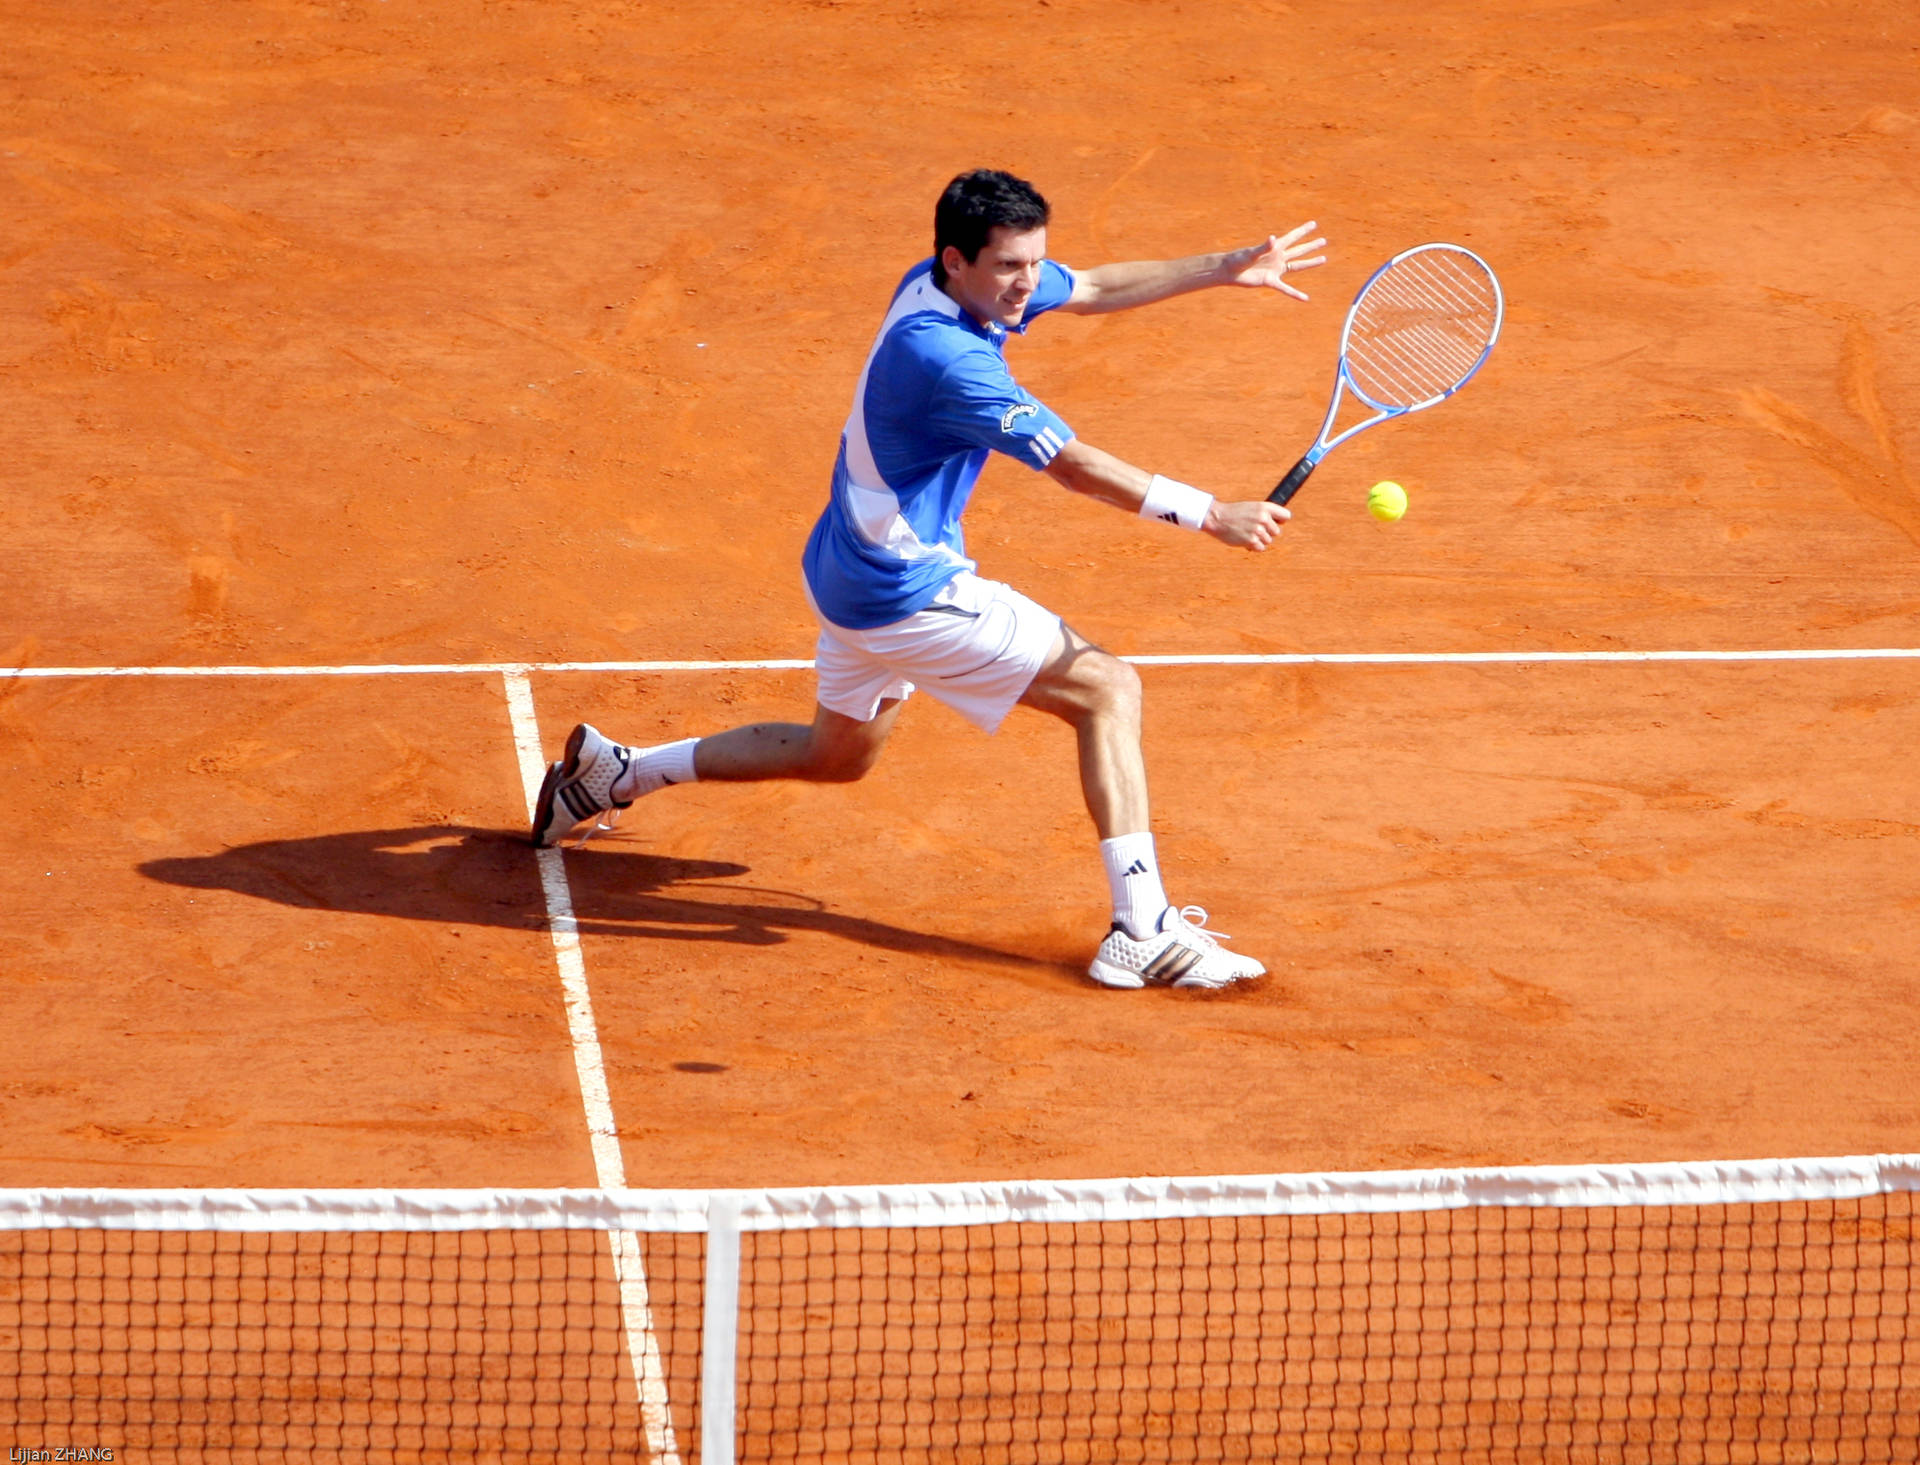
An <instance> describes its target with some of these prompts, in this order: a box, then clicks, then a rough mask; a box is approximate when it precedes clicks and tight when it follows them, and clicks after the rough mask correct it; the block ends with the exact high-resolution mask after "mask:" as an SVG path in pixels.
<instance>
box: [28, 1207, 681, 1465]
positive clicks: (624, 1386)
mask: <svg viewBox="0 0 1920 1465" xmlns="http://www.w3.org/2000/svg"><path fill="white" fill-rule="evenodd" d="M699 1243H700V1238H699V1237H697V1236H663V1237H647V1238H642V1239H641V1242H640V1245H639V1247H638V1248H637V1254H638V1255H639V1256H640V1258H641V1259H642V1261H643V1263H644V1265H645V1266H646V1268H647V1273H648V1279H649V1282H650V1284H651V1290H652V1292H653V1294H654V1298H655V1299H656V1300H655V1301H654V1303H653V1307H652V1313H653V1319H652V1326H653V1329H654V1331H655V1333H656V1335H657V1341H658V1342H659V1343H661V1344H663V1345H664V1346H662V1347H661V1348H660V1350H659V1351H660V1354H661V1359H662V1362H663V1364H664V1365H665V1366H666V1367H667V1369H668V1370H669V1372H668V1374H667V1377H666V1379H665V1385H666V1392H667V1393H668V1395H669V1396H670V1397H671V1396H674V1395H678V1396H680V1397H681V1398H684V1399H685V1400H686V1401H687V1403H688V1404H690V1405H691V1404H696V1403H697V1397H698V1379H699V1370H698V1353H699V1347H698V1338H699V1326H700V1258H699ZM636 1378H637V1371H636V1368H635V1363H634V1354H633V1350H632V1349H631V1348H630V1346H629V1336H628V1329H627V1327H626V1325H625V1321H624V1319H623V1309H622V1292H621V1287H620V1283H619V1279H618V1277H617V1275H616V1269H615V1260H614V1253H613V1249H612V1248H611V1247H610V1246H609V1242H608V1237H607V1236H606V1235H603V1234H599V1233H596V1232H594V1231H589V1230H496V1231H454V1232H440V1231H417V1232H399V1231H394V1232H381V1231H347V1232H324V1231H323V1232H313V1231H305V1232H303V1231H265V1232H255V1231H250V1232H237V1233H236V1232H221V1231H188V1232H180V1231H129V1230H75V1229H61V1230H40V1231H34V1230H28V1231H11V1232H0V1438H4V1439H7V1440H9V1441H10V1442H18V1446H19V1447H20V1448H28V1449H30V1448H45V1449H49V1450H51V1449H53V1448H55V1447H62V1446H67V1447H77V1448H80V1449H96V1450H111V1451H114V1454H113V1455H112V1456H111V1457H110V1458H115V1459H120V1460H125V1459H129V1458H132V1459H137V1460H140V1461H183V1462H184V1461H195V1462H198V1461H254V1460H260V1461H267V1460H273V1461H320V1460H325V1461H341V1462H346V1461H390V1462H396V1465H399V1462H428V1461H447V1460H469V1459H471V1460H527V1461H533V1460H541V1461H549V1460H551V1461H576V1460H577V1461H589V1460H591V1461H613V1460H642V1459H646V1458H648V1455H649V1448H648V1446H649V1430H648V1424H649V1420H648V1418H647V1411H646V1410H645V1409H643V1407H642V1398H641V1391H640V1389H639V1387H638V1385H637V1383H636ZM682 1428H683V1429H685V1430H687V1432H688V1434H689V1437H690V1443H692V1445H693V1446H694V1448H695V1449H696V1450H697V1448H698V1436H697V1418H696V1416H694V1415H692V1414H688V1415H686V1416H685V1417H684V1418H683V1420H682ZM653 1433H654V1439H655V1443H656V1444H657V1442H658V1439H659V1437H660V1434H661V1431H660V1430H658V1429H655V1430H654V1432H653ZM22 1458H28V1459H30V1458H34V1457H32V1456H23V1457H22ZM41 1458H48V1459H51V1458H54V1457H53V1456H51V1455H49V1456H45V1457H41ZM69 1458H88V1457H86V1456H70V1457H69ZM103 1458H105V1457H103Z"/></svg>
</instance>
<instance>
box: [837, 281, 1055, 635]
mask: <svg viewBox="0 0 1920 1465" xmlns="http://www.w3.org/2000/svg"><path fill="white" fill-rule="evenodd" d="M1073 283H1074V277H1073V272H1072V271H1071V270H1069V269H1067V268H1066V267H1065V266H1064V265H1059V264H1055V263H1054V262H1053V261H1052V260H1044V261H1042V262H1041V266H1040V281H1039V284H1038V285H1037V286H1036V287H1035V289H1034V292H1033V294H1032V296H1031V297H1030V298H1029V299H1028V301H1027V309H1026V314H1025V315H1024V316H1023V317H1022V318H1021V322H1020V324H1019V325H1018V326H1017V327H1015V328H1014V329H1015V330H1017V331H1020V332H1022V333H1024V332H1025V330H1026V328H1027V326H1028V325H1029V324H1030V323H1031V322H1032V321H1033V320H1034V318H1035V317H1037V316H1041V315H1044V314H1046V313H1047V312H1048V311H1049V310H1053V309H1055V308H1056V307H1058V306H1061V305H1064V304H1065V303H1066V301H1067V298H1068V297H1069V296H1070V295H1072V294H1073ZM1006 343H1007V330H1006V328H1005V327H1003V326H1001V325H999V324H997V323H989V324H987V325H981V324H980V323H979V322H978V321H976V320H975V319H974V318H973V317H972V316H971V315H969V314H967V312H966V311H964V310H962V309H961V308H960V306H959V305H958V304H957V303H955V301H954V300H953V299H952V298H951V297H949V296H948V295H947V294H946V293H945V292H944V291H942V290H941V289H940V288H939V287H938V286H936V285H935V284H934V283H933V261H932V260H931V259H926V260H922V261H921V262H920V263H919V264H917V265H915V266H914V267H913V268H912V269H910V270H908V271H907V273H906V277H905V278H904V279H902V280H901V282H900V288H899V289H898V290H896V291H895V292H894V296H893V305H892V307H891V308H890V309H889V310H888V311H887V318H886V320H885V321H883V322H882V323H881V326H880V334H879V335H878V336H877V337H876V338H875V340H874V343H873V350H872V351H871V352H870V353H869V354H868V356H867V364H866V368H865V369H864V370H863V371H862V372H861V373H860V384H859V386H858V387H856V388H855V389H854V394H853V411H852V412H851V413H850V414H849V415H848V417H847V426H846V430H845V432H843V433H842V434H841V436H840V456H839V458H838V460H837V461H836V462H835V463H834V465H833V491H832V494H831V496H830V497H829V498H828V501H827V507H826V510H825V512H823V513H822V514H821V515H820V521H819V523H817V524H815V525H814V527H813V534H812V535H811V536H810V537H809V538H808V540H807V548H806V553H805V555H804V556H803V559H802V564H803V565H804V567H805V569H806V575H807V588H808V589H809V590H811V591H812V592H813V599H814V604H816V605H817V606H819V608H820V612H821V614H823V615H824V616H826V618H827V619H828V620H830V621H832V622H833V623H834V624H835V625H840V626H845V627H847V628H848V629H849V630H855V631H866V630H872V629H873V628H874V627H876V626H885V625H891V624H892V623H893V622H895V621H898V620H904V619H905V618H906V617H908V616H910V615H912V614H913V613H914V612H915V611H917V610H921V609H924V608H925V607H926V606H927V605H928V604H930V603H931V602H932V600H933V598H934V596H936V595H938V594H939V593H940V587H941V586H943V585H945V584H946V583H947V581H949V580H951V579H952V578H953V577H954V576H955V575H958V574H960V573H961V572H962V571H964V570H971V569H973V568H974V565H973V561H972V560H970V559H968V558H967V556H966V546H965V541H964V539H963V537H962V535H961V533H960V516H961V514H963V513H964V512H966V507H967V500H968V499H969V498H970V497H971V496H972V494H973V486H974V484H975V483H977V482H978V481H979V478H980V470H981V469H982V468H984V467H985V466H986V462H987V453H988V452H989V450H992V451H998V452H1002V453H1005V454H1007V455H1008V456H1009V457H1012V458H1017V459H1019V460H1020V461H1021V462H1023V463H1025V464H1026V465H1027V466H1028V467H1030V468H1036V469H1038V468H1044V467H1046V466H1047V464H1049V463H1051V462H1052V461H1053V458H1054V455H1055V454H1056V453H1058V452H1059V451H1060V449H1061V448H1062V447H1064V446H1065V445H1066V443H1067V442H1068V440H1069V439H1071V438H1072V437H1073V429H1072V428H1070V427H1068V426H1067V425H1066V423H1064V422H1062V421H1061V420H1060V419H1059V418H1058V417H1057V416H1055V415H1054V414H1053V412H1051V411H1050V410H1048V408H1047V407H1046V406H1045V405H1043V404H1042V403H1041V402H1039V401H1038V400H1037V399H1036V398H1034V397H1033V396H1032V395H1031V394H1030V393H1028V392H1027V391H1026V390H1024V389H1023V388H1022V387H1021V386H1020V384H1019V383H1018V382H1016V381H1015V380H1014V379H1013V374H1012V373H1011V372H1009V371H1008V370H1007V363H1006V358H1005V355H1004V352H1005V350H1006Z"/></svg>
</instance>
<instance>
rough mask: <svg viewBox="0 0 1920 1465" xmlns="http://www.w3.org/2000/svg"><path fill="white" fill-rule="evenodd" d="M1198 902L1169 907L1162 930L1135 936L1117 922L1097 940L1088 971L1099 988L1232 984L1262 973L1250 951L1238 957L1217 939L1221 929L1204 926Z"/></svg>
mask: <svg viewBox="0 0 1920 1465" xmlns="http://www.w3.org/2000/svg"><path fill="white" fill-rule="evenodd" d="M1206 922H1207V913H1206V912H1205V911H1203V910H1202V909H1201V908H1200V907H1199V906H1197V905H1190V906H1185V907H1174V906H1168V907H1167V910H1166V914H1165V915H1163V916H1161V918H1160V929H1159V930H1158V931H1156V932H1154V933H1153V935H1151V936H1149V937H1147V938H1146V939H1145V940H1144V941H1136V940H1134V938H1133V937H1132V936H1130V935H1129V934H1128V933H1127V931H1126V929H1125V928H1124V927H1122V926H1117V925H1116V926H1115V927H1114V928H1113V929H1112V930H1111V931H1109V932H1108V933H1107V939H1106V940H1105V941H1102V942H1101V943H1100V950H1099V952H1098V953H1097V954H1096V955H1095V956H1094V958H1093V965H1092V966H1091V967H1090V968H1088V970H1087V975H1088V976H1090V977H1092V978H1093V979H1094V981H1096V982H1098V983H1099V984H1100V985H1101V986H1103V987H1215V988H1218V987H1230V986H1232V985H1233V984H1234V983H1235V982H1245V981H1251V980H1252V979H1253V978H1254V977H1261V976H1265V975H1266V971H1267V969H1266V968H1265V967H1263V966H1261V965H1260V963H1259V962H1257V961H1255V960H1254V959H1253V958H1252V957H1250V956H1236V955H1235V954H1234V953H1233V952H1231V951H1227V950H1225V949H1224V948H1223V947H1222V946H1221V945H1220V943H1221V942H1222V941H1226V940H1228V939H1230V938H1229V937H1228V936H1227V934H1226V933H1225V932H1224V931H1209V930H1206V929H1205V927H1206Z"/></svg>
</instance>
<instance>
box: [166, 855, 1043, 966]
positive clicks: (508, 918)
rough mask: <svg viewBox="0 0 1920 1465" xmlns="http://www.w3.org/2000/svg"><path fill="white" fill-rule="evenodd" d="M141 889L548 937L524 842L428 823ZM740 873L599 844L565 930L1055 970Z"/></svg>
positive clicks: (174, 863) (233, 861) (191, 859)
mask: <svg viewBox="0 0 1920 1465" xmlns="http://www.w3.org/2000/svg"><path fill="white" fill-rule="evenodd" d="M139 870H140V873H141V874H142V875H145V876H147V877H148V878H149V879H153V880H160V881H164V882H165V883H167V884H169V885H183V886H186V887H188V888H190V889H196V890H231V891H234V892H236V893H238V894H240V895H246V896H251V897H254V898H255V899H259V900H270V901H274V902H276V903H277V904H280V905H289V906H298V907H301V908H303V909H307V910H319V911H345V912H357V913H360V914H365V915H376V916H394V917H397V918H399V919H401V920H408V921H430V922H439V923H442V924H446V925H466V926H502V927H506V928H508V929H511V930H521V931H544V930H545V929H547V925H548V920H547V906H546V899H545V896H544V895H543V894H542V892H541V888H540V876H539V872H538V867H537V865H536V862H535V860H534V857H533V851H532V850H531V849H529V848H528V847H527V841H526V837H525V836H524V835H520V834H507V833H504V832H502V831H500V830H497V829H473V828H467V827H465V826H461V825H446V824H428V825H419V826H416V827H413V828H408V829H371V830H358V831H354V832H351V833H346V834H320V835H313V836H310V837H308V838H305V839H269V840H262V841H260V842H259V843H257V844H243V845H237V846H235V847H234V848H232V849H228V850H223V851H221V852H220V853H219V854H216V855H195V856H187V857H181V858H175V859H161V860H148V861H146V862H145V863H143V864H141V865H140V866H139ZM750 873H751V872H750V871H749V870H748V868H747V866H745V865H737V864H733V863H730V862H726V861H719V860H678V859H670V858H668V857H666V856H662V855H652V854H646V853H644V852H640V851H635V850H632V849H628V848H622V847H620V846H619V845H618V844H615V843H613V842H611V841H609V842H607V843H606V844H603V845H599V846H597V847H596V846H589V847H588V849H587V851H586V852H585V857H584V858H581V857H578V856H570V857H569V859H568V862H567V883H568V885H569V887H570V891H571V897H572V902H573V913H574V920H575V922H576V923H577V925H578V928H579V930H580V933H581V934H582V935H586V936H626V937H639V938H644V939H648V940H655V941H715V942H721V943H726V944H732V945H741V946H775V945H778V944H780V943H781V942H784V941H786V940H787V939H788V933H789V932H792V931H817V932H822V933H824V934H826V935H829V936H836V937H839V938H840V939H842V940H845V941H852V942H856V943H858V944H860V945H863V946H872V947H877V948H879V949H881V950H884V951H898V952H906V953H911V954H914V955H919V956H930V957H934V958H937V959H942V960H956V961H969V962H986V963H991V964H993V965H996V966H1003V967H1017V968H1022V969H1026V970H1032V971H1046V972H1054V971H1057V970H1060V969H1061V968H1060V967H1059V966H1058V964H1056V963H1054V962H1049V961H1042V960H1038V959H1035V958H1033V957H1028V956H1021V955H1019V954H1017V953H1015V952H1009V951H1000V950H998V949H996V948H994V947H991V946H982V945H980V944H978V943H977V942H972V941H960V940H956V939H954V938H952V937H948V936H938V935H933V934H930V933H928V932H923V931H911V930H908V929H906V928H905V927H902V926H890V925H887V924H886V923H885V922H882V921H872V920H867V919H864V918H863V917H860V916H848V915H840V914H837V913H836V912H833V911H830V910H828V909H827V908H826V905H825V904H824V903H823V902H821V901H819V900H816V899H814V898H813V897H812V896H807V895H801V894H797V893H795V892H792V891H785V890H768V889H764V888H762V887H759V886H755V885H750V884H745V883H742V881H741V877H742V876H745V875H748V874H750Z"/></svg>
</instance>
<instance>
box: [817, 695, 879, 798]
mask: <svg viewBox="0 0 1920 1465" xmlns="http://www.w3.org/2000/svg"><path fill="white" fill-rule="evenodd" d="M899 706H900V704H899V701H898V699H894V698H889V699H888V700H887V701H884V702H882V703H881V704H880V708H879V711H878V712H876V713H875V715H874V716H873V717H872V718H870V719H869V720H868V721H866V722H856V721H855V720H854V719H853V718H850V717H846V716H844V715H842V714H840V713H837V712H829V711H827V709H826V708H824V707H823V708H821V709H820V710H819V712H818V714H817V715H816V717H815V719H814V724H813V732H812V735H811V738H810V740H809V746H808V748H807V764H806V775H805V776H806V777H807V778H809V779H811V780H813V781H814V782H815V783H858V782H859V781H860V780H861V779H863V778H865V777H866V776H867V775H868V774H869V773H871V772H873V766H874V764H876V763H878V762H879V761H880V750H881V749H882V748H884V747H885V746H886V745H887V734H888V733H890V732H891V731H892V730H893V719H894V714H895V713H896V712H897V711H898V710H899Z"/></svg>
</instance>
